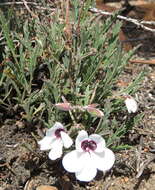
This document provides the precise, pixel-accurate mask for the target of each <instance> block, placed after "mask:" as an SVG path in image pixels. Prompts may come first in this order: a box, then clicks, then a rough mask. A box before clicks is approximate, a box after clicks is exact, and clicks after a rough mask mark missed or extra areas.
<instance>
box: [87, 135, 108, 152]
mask: <svg viewBox="0 0 155 190" xmlns="http://www.w3.org/2000/svg"><path fill="white" fill-rule="evenodd" d="M89 139H91V140H93V141H95V142H96V144H97V148H96V149H95V152H103V150H104V148H105V140H104V139H103V138H102V137H101V136H100V135H97V134H92V135H90V136H89Z"/></svg>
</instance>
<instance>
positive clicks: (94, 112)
mask: <svg viewBox="0 0 155 190" xmlns="http://www.w3.org/2000/svg"><path fill="white" fill-rule="evenodd" d="M84 109H85V110H87V112H88V113H90V114H91V115H93V116H94V117H103V116H104V113H103V112H102V111H101V110H99V109H97V108H94V107H91V106H90V105H88V106H84Z"/></svg>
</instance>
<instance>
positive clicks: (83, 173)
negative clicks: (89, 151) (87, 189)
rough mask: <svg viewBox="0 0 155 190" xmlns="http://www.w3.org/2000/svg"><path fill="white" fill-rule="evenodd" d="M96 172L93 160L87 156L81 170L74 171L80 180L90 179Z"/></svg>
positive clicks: (86, 180)
mask: <svg viewBox="0 0 155 190" xmlns="http://www.w3.org/2000/svg"><path fill="white" fill-rule="evenodd" d="M96 174H97V168H95V166H94V160H93V159H92V158H91V157H90V156H89V158H88V159H87V160H86V163H85V165H84V167H83V168H82V170H80V171H79V172H76V173H75V175H76V178H77V179H78V180H80V181H85V182H88V181H91V180H93V178H94V177H95V176H96Z"/></svg>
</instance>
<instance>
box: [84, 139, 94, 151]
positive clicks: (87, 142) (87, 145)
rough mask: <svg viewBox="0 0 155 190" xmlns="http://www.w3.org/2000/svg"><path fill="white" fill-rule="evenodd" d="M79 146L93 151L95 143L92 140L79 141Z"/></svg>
mask: <svg viewBox="0 0 155 190" xmlns="http://www.w3.org/2000/svg"><path fill="white" fill-rule="evenodd" d="M81 148H82V149H83V150H84V151H85V152H89V151H90V150H92V151H94V150H95V149H96V148H97V144H96V142H95V141H93V140H85V141H83V142H82V143H81Z"/></svg>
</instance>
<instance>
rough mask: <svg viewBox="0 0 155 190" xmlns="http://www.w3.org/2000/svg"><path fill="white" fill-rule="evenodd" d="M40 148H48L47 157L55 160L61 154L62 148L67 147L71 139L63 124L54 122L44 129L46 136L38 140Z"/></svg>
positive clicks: (70, 143) (71, 142)
mask: <svg viewBox="0 0 155 190" xmlns="http://www.w3.org/2000/svg"><path fill="white" fill-rule="evenodd" d="M38 144H39V145H40V150H49V149H51V150H50V152H49V155H48V156H49V158H50V159H51V160H56V159H57V158H60V157H61V155H62V148H63V146H64V147H65V148H69V147H70V146H71V145H72V144H73V141H72V139H71V138H70V137H69V135H68V134H67V133H66V132H65V129H64V126H63V125H62V124H61V123H59V122H56V123H55V124H54V126H53V127H51V128H50V129H48V130H47V131H46V136H45V137H44V138H43V139H42V140H40V141H39V142H38Z"/></svg>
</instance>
